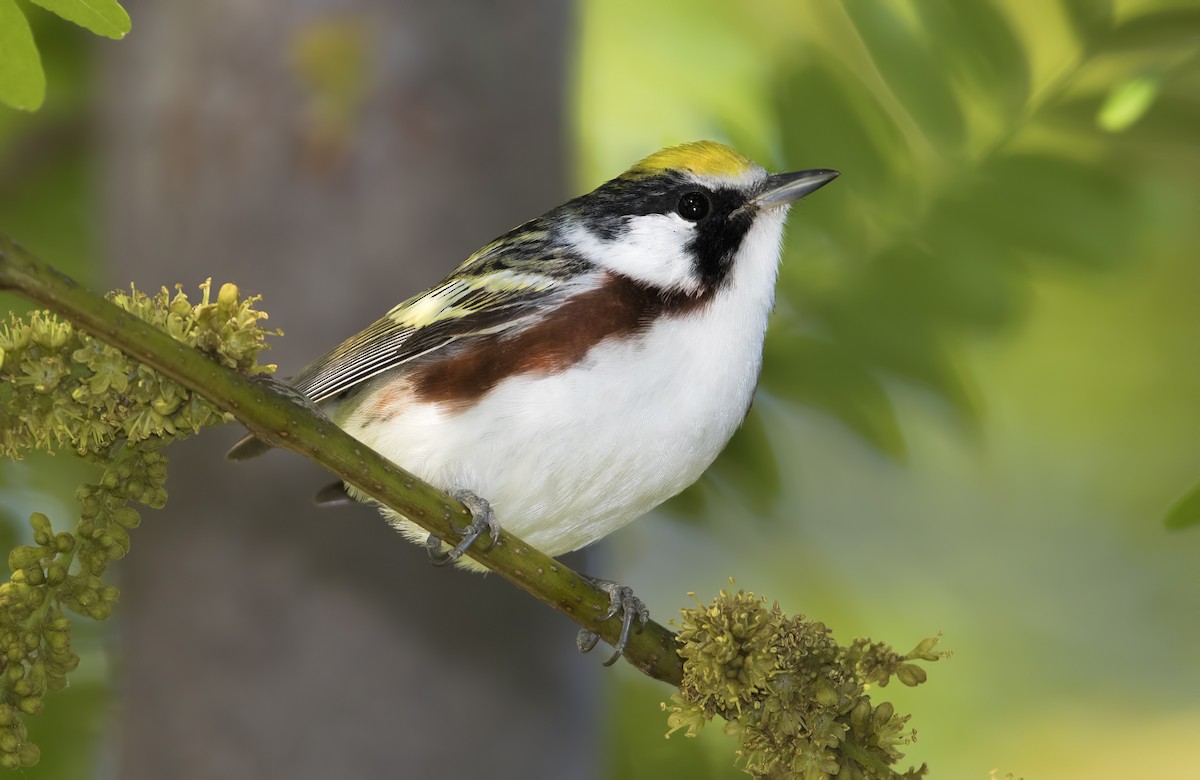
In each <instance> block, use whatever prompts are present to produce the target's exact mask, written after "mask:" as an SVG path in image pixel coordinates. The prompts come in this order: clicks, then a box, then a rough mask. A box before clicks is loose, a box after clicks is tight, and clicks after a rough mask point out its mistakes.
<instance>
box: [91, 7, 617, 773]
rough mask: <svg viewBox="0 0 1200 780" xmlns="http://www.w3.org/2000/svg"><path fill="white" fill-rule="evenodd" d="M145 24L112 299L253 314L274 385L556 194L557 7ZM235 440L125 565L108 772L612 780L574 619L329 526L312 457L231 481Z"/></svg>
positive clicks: (126, 124) (175, 482)
mask: <svg viewBox="0 0 1200 780" xmlns="http://www.w3.org/2000/svg"><path fill="white" fill-rule="evenodd" d="M128 5H129V10H130V13H131V15H132V18H133V20H134V31H133V33H132V34H131V35H130V36H129V38H128V39H127V40H126V41H124V42H123V43H121V44H120V45H116V46H108V47H105V58H106V59H105V65H106V67H105V72H104V78H105V85H104V86H105V88H104V91H103V94H104V101H105V102H104V106H103V108H102V114H103V126H102V131H103V132H102V135H103V159H104V164H105V165H106V168H105V170H104V171H103V182H104V184H103V186H104V190H103V192H104V199H105V208H106V211H107V213H106V214H105V224H106V226H109V229H110V233H109V235H108V242H109V243H108V246H107V251H108V256H109V258H110V268H111V271H110V278H111V281H112V282H113V283H114V284H115V285H116V286H123V285H125V284H126V283H128V281H129V280H131V279H132V280H134V281H135V282H136V283H137V284H138V286H139V287H140V288H142V289H147V290H152V289H155V288H157V287H158V286H159V285H162V284H168V285H169V284H172V283H174V282H176V281H180V282H183V283H184V284H185V285H186V286H187V287H189V288H194V284H195V283H197V282H199V281H202V280H203V279H204V277H207V276H209V275H211V276H213V277H214V282H216V283H220V282H224V281H234V282H236V283H237V284H238V285H239V286H240V287H241V288H242V290H243V291H244V292H247V293H249V292H259V291H261V292H263V293H264V294H265V296H266V301H265V307H266V308H267V309H268V310H269V311H270V312H271V313H272V320H271V323H270V324H271V325H273V326H277V327H281V328H283V329H284V330H285V331H286V333H287V336H286V338H284V339H281V340H279V341H278V345H277V347H276V349H275V351H274V353H273V354H271V355H270V358H271V359H272V360H273V361H275V362H278V363H279V364H280V368H281V371H280V373H281V375H287V374H289V373H293V372H295V371H297V370H299V369H300V368H301V367H302V366H303V364H304V363H305V362H307V361H308V360H310V359H312V358H313V357H315V356H317V355H319V354H321V353H322V352H323V351H325V350H326V349H327V348H329V347H331V346H333V345H334V344H336V343H337V342H338V341H340V340H341V339H342V338H345V337H346V336H348V335H350V334H352V333H353V332H355V331H357V330H358V329H360V328H362V327H363V326H365V325H367V324H368V323H369V322H370V321H371V320H373V319H375V318H376V317H377V316H379V315H381V314H382V313H383V312H385V311H386V310H387V309H388V308H390V307H391V306H392V305H394V304H396V303H397V302H399V301H400V300H402V299H404V298H406V297H408V296H409V295H411V294H413V293H415V292H417V291H419V290H421V289H423V288H424V287H425V286H427V285H428V284H430V283H432V282H433V281H435V280H436V279H438V278H440V277H441V276H442V275H444V274H445V273H446V272H448V271H449V270H450V269H451V268H452V267H453V266H454V265H455V264H457V263H458V262H459V261H460V260H461V259H462V258H464V257H466V255H467V254H469V253H470V252H471V251H472V250H474V249H475V248H477V247H478V246H481V245H482V244H484V243H486V242H487V241H488V240H490V239H491V238H493V237H494V236H496V235H498V234H499V233H501V232H503V231H504V230H507V229H508V228H510V227H512V226H513V225H515V224H518V223H519V222H522V221H524V220H525V219H528V218H530V217H533V216H536V215H538V214H540V213H541V212H543V211H544V210H546V209H548V208H549V207H551V206H553V205H555V204H556V203H558V202H561V201H562V200H563V199H564V197H565V187H564V175H563V174H564V171H565V170H567V165H566V156H567V155H566V153H565V150H564V137H565V134H566V133H565V130H564V126H565V122H564V112H565V108H564V106H565V99H564V96H565V84H564V81H565V76H564V74H565V73H566V72H567V71H568V68H567V67H566V58H567V49H568V42H569V38H570V35H569V30H570V23H571V21H572V19H571V14H570V11H571V8H570V6H569V5H567V4H563V3H559V2H555V1H554V0H529V2H521V3H506V4H503V6H501V4H492V3H487V2H482V1H479V2H471V3H454V4H449V3H441V4H439V3H425V2H419V1H417V0H411V1H406V2H396V1H394V0H373V1H372V0H344V1H343V2H333V0H308V1H307V2H296V1H295V0H293V1H292V2H284V1H283V0H256V2H243V1H242V0H205V2H182V1H180V0H176V1H175V2H164V1H163V0H159V1H158V2H129V3H128ZM358 58H361V63H362V70H361V72H359V71H358V70H356V68H355V66H354V63H355V62H356V61H358ZM339 74H341V75H339ZM356 74H358V75H356ZM238 433H239V432H238V431H236V430H233V429H230V430H228V431H221V432H209V433H206V434H205V435H204V436H201V437H200V438H199V439H198V440H195V441H193V442H189V443H188V444H187V445H183V446H178V447H175V448H173V451H172V452H171V453H170V456H171V461H172V462H171V475H172V476H171V482H170V484H169V486H168V487H169V490H170V501H169V504H168V508H167V509H166V510H164V511H162V512H157V513H150V514H149V515H148V516H147V517H146V522H145V524H144V525H143V526H142V528H140V529H139V530H138V531H137V533H136V534H135V536H134V542H133V544H134V551H133V554H132V555H131V556H130V558H129V559H128V560H127V561H126V562H125V563H124V565H123V566H122V567H121V571H120V574H121V579H122V586H123V592H122V603H121V605H120V609H119V610H118V615H119V617H118V619H119V621H120V624H119V626H120V627H119V640H120V645H121V646H120V648H119V650H120V652H119V654H118V657H119V658H120V662H121V668H120V669H119V680H120V682H119V704H120V706H119V710H118V716H119V722H120V741H119V749H118V753H117V755H116V756H115V758H114V761H115V764H116V769H115V772H114V775H115V776H117V777H121V778H134V779H136V778H154V780H158V779H159V778H164V777H172V778H190V777H196V778H212V777H221V778H240V777H245V778H263V777H397V776H404V777H474V776H488V777H522V778H533V777H555V778H572V777H578V778H585V777H591V776H594V774H595V769H594V767H595V765H596V763H597V762H596V760H595V747H594V745H593V744H592V741H591V739H590V735H591V734H593V733H594V732H595V731H596V721H597V718H596V715H595V709H596V698H597V697H596V694H595V686H594V683H595V681H596V675H597V673H598V671H599V659H597V658H591V657H579V656H577V655H576V653H575V651H574V648H573V644H572V639H573V636H574V630H573V628H572V625H571V624H570V623H569V622H568V621H566V620H565V619H562V618H560V617H558V616H556V615H555V614H554V613H552V612H551V611H550V610H547V609H545V608H544V607H541V606H540V605H538V604H536V603H534V602H533V601H532V600H530V599H529V598H528V597H527V596H524V595H523V594H520V593H518V592H517V591H515V590H513V589H511V588H510V587H508V586H507V585H506V584H505V583H504V582H502V581H499V580H497V579H494V578H491V579H489V578H486V577H479V576H476V575H470V574H466V573H463V572H458V571H446V570H441V569H434V568H432V567H430V566H429V565H428V563H427V562H426V558H425V553H424V551H423V550H421V549H419V548H417V547H414V546H412V545H409V544H407V543H406V542H404V541H403V540H402V539H401V538H400V536H399V535H397V534H395V533H393V532H392V531H391V530H390V529H389V528H388V527H387V526H386V525H385V524H384V522H383V521H382V520H381V519H380V518H379V517H378V515H377V514H376V513H375V512H374V511H373V510H371V509H369V508H366V507H361V506H356V507H351V508H336V509H326V510H317V509H314V508H313V507H312V505H311V502H310V497H311V495H312V494H313V492H314V491H315V490H317V489H318V488H320V487H321V486H322V485H324V484H325V483H326V482H328V479H329V478H328V476H327V475H326V474H324V473H322V472H321V471H320V470H319V469H317V468H316V467H314V466H312V465H310V464H308V463H306V462H303V461H301V460H300V459H299V458H297V457H295V456H292V455H290V454H286V453H272V454H270V455H268V456H266V457H264V458H262V459H260V460H258V461H254V462H249V463H241V464H232V463H228V462H226V461H225V460H224V459H223V457H222V453H223V450H224V449H225V448H226V447H227V446H228V445H229V444H230V443H231V442H232V441H233V440H234V439H235V438H236V436H237V435H238Z"/></svg>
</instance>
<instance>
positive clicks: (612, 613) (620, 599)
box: [575, 577, 650, 666]
mask: <svg viewBox="0 0 1200 780" xmlns="http://www.w3.org/2000/svg"><path fill="white" fill-rule="evenodd" d="M588 579H590V580H591V581H592V583H594V584H595V585H596V587H598V588H599V589H600V590H602V591H604V592H605V593H607V594H608V612H606V613H605V614H604V617H603V618H601V620H608V619H609V618H613V617H616V616H617V615H620V616H621V635H620V636H619V637H617V643H616V644H615V645H613V650H614V651H615V652H614V653H613V655H612V658H609V659H608V660H607V661H605V662H604V665H605V666H612V665H613V664H615V663H616V662H617V661H618V660H619V659H620V658H621V656H622V655H624V653H625V647H626V646H627V645H628V644H629V631H630V629H631V628H633V621H634V620H637V630H638V633H639V634H640V633H641V632H642V626H644V625H646V623H647V622H649V620H650V610H648V609H646V605H645V604H643V603H642V600H641V599H639V598H638V597H637V596H635V595H633V588H630V587H628V586H626V585H619V584H617V583H615V582H613V581H612V580H601V579H596V578H593V577H588ZM599 641H600V635H599V634H597V633H595V632H593V631H588V630H587V629H586V628H581V629H579V634H578V635H577V636H576V637H575V644H576V645H578V647H579V652H581V653H586V652H589V651H590V650H591V649H592V648H593V647H595V646H596V643H597V642H599Z"/></svg>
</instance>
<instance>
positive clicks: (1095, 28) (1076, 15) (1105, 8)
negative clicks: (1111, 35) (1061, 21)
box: [1062, 0, 1113, 48]
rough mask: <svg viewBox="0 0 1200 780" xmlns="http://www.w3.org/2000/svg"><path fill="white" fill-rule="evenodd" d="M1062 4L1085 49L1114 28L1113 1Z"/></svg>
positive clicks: (1079, 0) (1065, 1) (1066, 1)
mask: <svg viewBox="0 0 1200 780" xmlns="http://www.w3.org/2000/svg"><path fill="white" fill-rule="evenodd" d="M1062 3H1063V11H1064V12H1066V15H1067V19H1069V20H1070V21H1071V26H1072V27H1074V28H1075V34H1076V36H1078V38H1079V41H1080V43H1082V44H1083V46H1084V48H1089V47H1090V45H1091V43H1092V41H1093V39H1094V38H1096V37H1097V36H1099V35H1101V34H1103V33H1105V32H1107V31H1108V30H1109V29H1110V28H1111V27H1112V19H1113V7H1112V6H1113V4H1112V2H1111V0H1062Z"/></svg>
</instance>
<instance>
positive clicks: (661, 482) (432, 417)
mask: <svg viewBox="0 0 1200 780" xmlns="http://www.w3.org/2000/svg"><path fill="white" fill-rule="evenodd" d="M783 219H784V212H782V211H779V212H777V213H773V214H767V215H763V216H762V217H760V218H759V219H758V220H757V221H756V224H755V225H754V227H753V228H752V229H751V231H750V232H749V233H748V234H747V236H746V238H745V240H744V243H743V246H742V251H741V252H740V253H739V257H738V258H737V261H736V262H735V264H734V271H733V273H732V276H731V278H730V279H729V280H728V283H727V284H726V285H724V287H723V288H722V289H721V290H720V291H719V292H718V293H717V294H716V295H715V296H714V298H713V300H712V301H711V302H710V303H709V304H708V305H707V306H705V307H704V308H702V309H700V310H698V311H693V312H691V313H688V314H685V315H680V316H678V317H664V318H661V319H660V320H658V321H656V322H655V323H653V324H652V325H651V326H650V327H649V328H647V329H646V330H645V331H644V332H643V333H641V334H640V335H638V336H635V337H632V338H626V339H620V340H616V339H614V340H610V341H605V342H601V343H600V344H598V345H597V346H596V347H594V348H593V349H592V350H591V351H590V352H589V353H588V355H587V357H586V359H585V360H583V361H582V362H580V363H578V364H576V365H575V366H572V367H571V368H569V369H567V370H565V371H562V372H560V373H556V374H550V375H536V376H535V375H525V376H521V377H516V378H513V379H509V380H506V381H504V382H502V383H500V384H499V385H497V386H496V387H495V388H494V389H493V390H492V391H491V392H489V393H488V394H487V395H485V396H484V397H483V398H482V399H481V400H480V401H479V403H477V404H476V405H474V406H472V407H470V408H469V409H467V410H465V411H461V412H449V411H447V410H445V409H443V408H441V407H439V406H438V405H435V404H413V405H411V406H410V407H408V408H407V409H406V410H405V411H404V412H403V413H401V414H399V415H397V416H395V417H394V418H392V419H391V420H390V421H389V422H388V423H386V424H383V425H380V424H374V425H369V426H367V425H364V424H363V422H364V421H363V420H362V419H359V418H353V417H352V418H351V419H349V420H347V421H345V423H344V425H345V427H346V429H347V430H348V431H349V432H350V433H351V435H353V436H355V437H356V438H358V439H360V440H361V441H363V442H364V443H365V444H367V445H368V446H371V447H372V448H374V449H376V450H378V451H379V452H381V453H382V454H384V455H385V456H387V457H388V458H390V459H391V460H393V461H395V462H396V463H397V464H399V465H401V466H403V467H404V468H406V469H408V470H410V471H412V472H413V473H414V474H416V475H417V476H419V477H420V478H422V479H424V480H426V481H427V482H429V483H431V484H433V485H435V486H437V487H439V488H442V489H445V490H455V489H467V490H471V491H473V492H474V493H476V494H477V495H479V496H482V497H483V498H485V499H487V500H488V501H489V502H490V503H491V505H492V507H493V508H494V509H495V511H496V515H497V517H498V518H499V520H500V523H501V525H502V526H503V527H504V528H506V529H507V530H509V531H511V532H513V533H515V534H516V535H518V536H520V537H522V538H523V539H525V540H526V541H527V542H529V543H530V544H532V545H534V546H535V547H537V548H538V549H540V550H542V551H543V552H545V553H547V554H549V555H560V554H562V553H565V552H568V551H570V550H575V549H578V548H580V547H583V546H584V545H587V544H589V543H591V542H593V541H595V540H597V539H599V538H601V537H603V536H605V535H607V534H609V533H611V532H612V531H615V530H616V529H618V528H620V527H621V526H623V525H625V524H626V523H628V522H630V521H631V520H634V519H635V518H637V517H639V516H641V515H643V514H645V513H646V512H648V511H650V510H651V509H653V508H654V507H655V506H657V505H658V504H660V503H662V502H663V501H665V500H667V499H668V498H670V497H672V496H674V495H675V494H677V493H679V492H680V491H681V490H683V489H684V488H686V487H687V486H688V485H690V484H692V483H693V482H695V481H696V480H697V479H698V478H699V477H700V475H701V474H702V473H703V472H704V470H705V469H706V468H707V467H708V466H709V464H711V463H712V461H713V460H714V459H715V458H716V456H717V455H718V454H719V453H720V451H721V450H722V449H723V448H724V447H725V445H726V444H727V443H728V441H729V439H730V437H731V436H732V435H733V433H734V431H735V430H736V429H737V426H738V425H739V424H740V423H741V421H742V419H743V416H744V415H745V412H746V409H747V407H748V406H749V403H750V400H751V398H752V396H753V393H754V388H755V385H756V383H757V380H758V373H759V368H760V365H761V361H762V341H763V335H764V333H765V331H766V325H767V316H768V314H769V311H770V308H771V304H772V302H773V299H774V286H775V276H776V270H777V265H778V257H779V240H780V235H781V232H782V225H783ZM394 519H395V520H396V523H397V525H398V527H400V529H401V530H402V531H404V532H405V534H406V535H408V536H410V537H412V538H413V539H414V540H423V539H424V538H425V536H426V535H427V533H426V532H425V531H423V530H422V529H420V528H418V527H417V526H415V525H413V524H411V523H408V522H407V521H405V520H403V519H402V518H394Z"/></svg>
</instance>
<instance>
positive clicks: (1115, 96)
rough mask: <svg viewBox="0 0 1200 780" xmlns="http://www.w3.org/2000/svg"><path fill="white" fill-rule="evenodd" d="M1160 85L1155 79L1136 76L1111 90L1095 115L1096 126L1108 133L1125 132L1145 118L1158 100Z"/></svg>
mask: <svg viewBox="0 0 1200 780" xmlns="http://www.w3.org/2000/svg"><path fill="white" fill-rule="evenodd" d="M1161 86H1162V83H1161V81H1160V80H1159V79H1157V78H1151V77H1149V76H1138V77H1135V78H1131V79H1128V80H1126V81H1123V82H1121V83H1120V84H1118V85H1116V86H1115V87H1113V88H1112V90H1111V91H1110V92H1109V93H1108V97H1107V98H1105V99H1104V105H1102V106H1101V107H1100V112H1099V113H1098V114H1097V115H1096V124H1098V125H1099V126H1100V127H1101V129H1103V130H1107V131H1109V132H1110V133H1119V132H1121V131H1122V130H1127V129H1129V128H1130V127H1132V126H1133V125H1134V123H1135V122H1137V121H1138V120H1139V119H1141V118H1142V117H1143V116H1145V114H1146V112H1147V111H1149V110H1150V107H1151V106H1153V105H1154V101H1155V99H1157V98H1158V93H1159V89H1160V87H1161Z"/></svg>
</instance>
